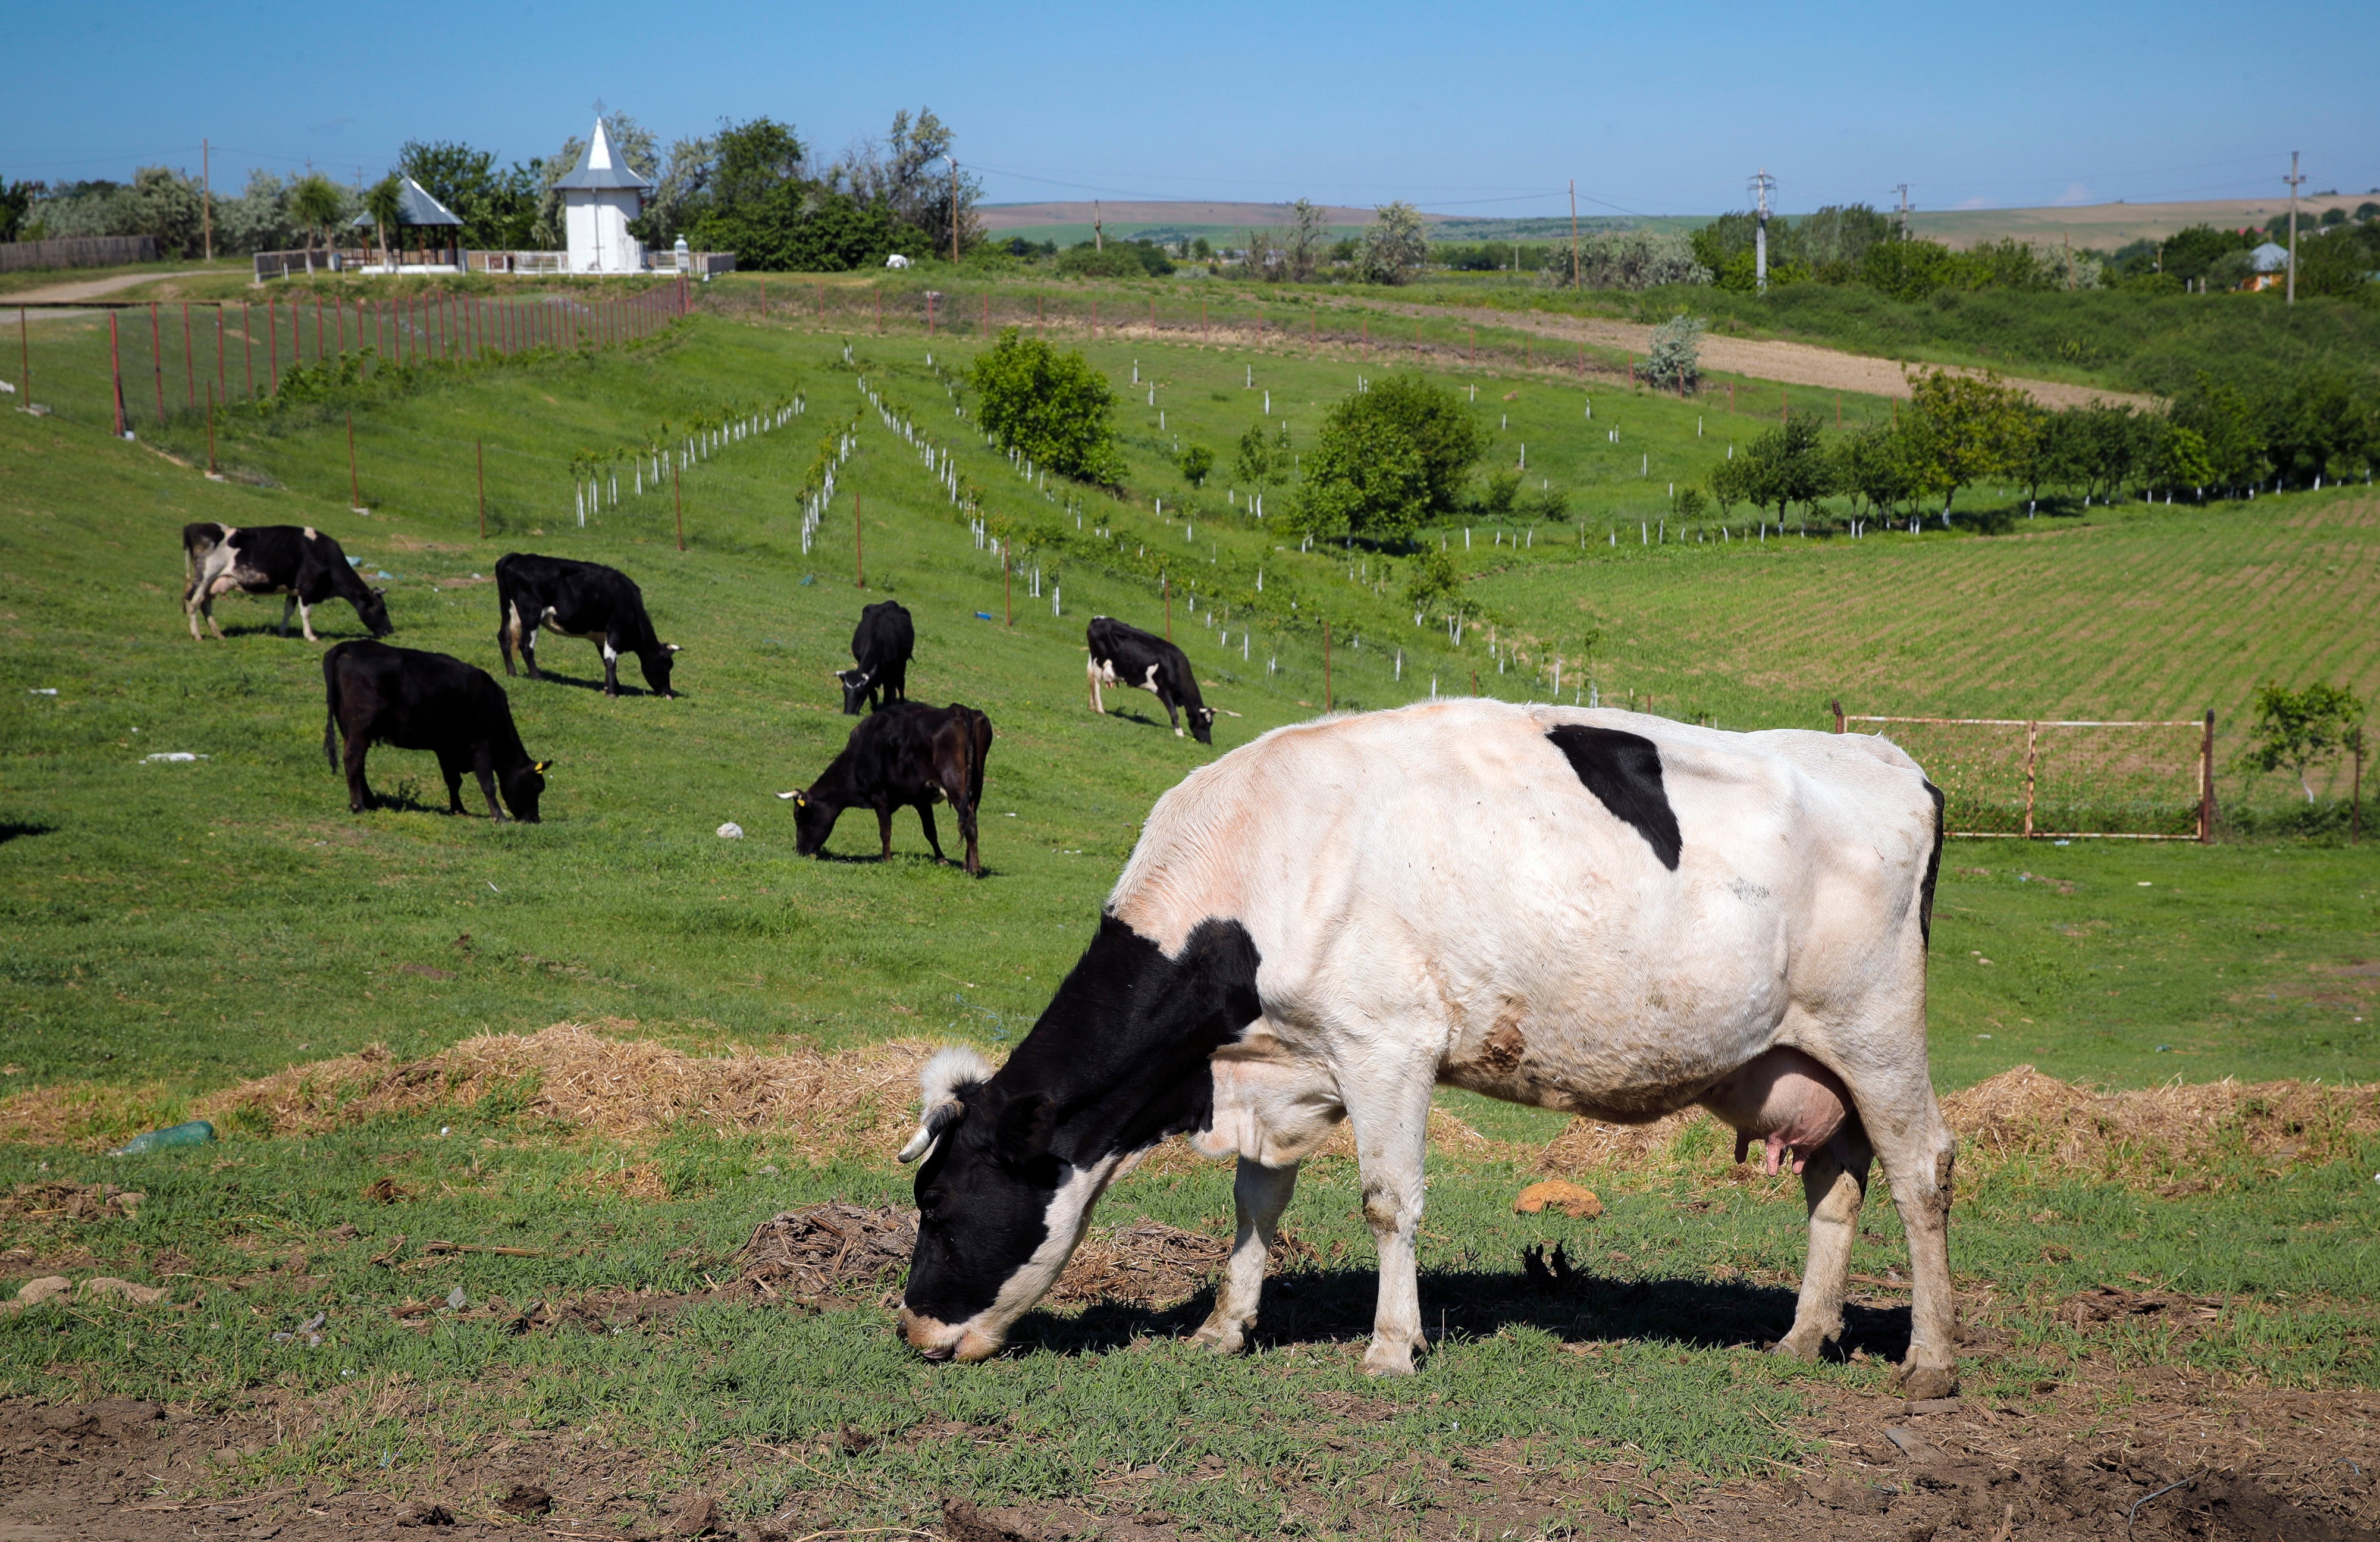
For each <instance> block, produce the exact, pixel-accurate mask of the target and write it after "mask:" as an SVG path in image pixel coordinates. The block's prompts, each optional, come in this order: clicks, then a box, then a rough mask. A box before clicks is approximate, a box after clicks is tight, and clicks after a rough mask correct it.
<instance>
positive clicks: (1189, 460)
mask: <svg viewBox="0 0 2380 1542" xmlns="http://www.w3.org/2000/svg"><path fill="white" fill-rule="evenodd" d="M1181 466H1182V480H1184V481H1185V482H1188V483H1189V484H1190V485H1191V486H1192V487H1204V486H1206V485H1207V479H1208V476H1209V475H1211V474H1212V473H1213V472H1214V469H1215V452H1214V451H1212V450H1210V449H1208V448H1207V446H1205V445H1204V444H1193V445H1191V446H1190V447H1189V448H1188V449H1186V450H1184V451H1183V452H1182V460H1181Z"/></svg>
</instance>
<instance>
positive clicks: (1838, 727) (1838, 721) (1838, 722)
mask: <svg viewBox="0 0 2380 1542" xmlns="http://www.w3.org/2000/svg"><path fill="white" fill-rule="evenodd" d="M1827 705H1828V706H1829V707H1831V708H1833V709H1834V710H1835V732H1836V733H1838V734H1840V733H1841V732H1842V731H1843V704H1842V702H1841V701H1840V700H1835V701H1829V702H1828V703H1827Z"/></svg>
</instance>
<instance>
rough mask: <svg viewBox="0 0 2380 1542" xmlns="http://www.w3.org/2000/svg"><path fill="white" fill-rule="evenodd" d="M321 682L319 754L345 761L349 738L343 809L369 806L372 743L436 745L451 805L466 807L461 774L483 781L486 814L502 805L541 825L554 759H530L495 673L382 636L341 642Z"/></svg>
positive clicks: (454, 809) (452, 809)
mask: <svg viewBox="0 0 2380 1542" xmlns="http://www.w3.org/2000/svg"><path fill="white" fill-rule="evenodd" d="M322 690H323V694H324V696H325V697H326V698H328V699H327V705H328V710H329V711H328V716H327V717H326V719H325V720H324V722H323V723H322V754H323V757H324V758H325V759H328V760H329V761H330V762H331V769H332V770H333V771H337V770H339V769H340V754H339V741H340V739H341V738H345V739H346V773H347V807H348V808H349V809H350V810H351V811H352V812H355V813H358V814H360V813H362V812H363V811H364V810H365V809H367V808H369V807H371V789H370V787H367V786H366V785H365V784H364V756H365V754H366V753H367V752H368V751H369V750H370V748H371V747H372V746H373V745H376V744H383V745H389V746H392V747H395V748H397V749H427V750H431V751H433V752H435V753H436V755H437V757H438V770H439V771H440V772H441V773H442V774H443V775H444V776H445V778H446V806H447V812H449V813H454V814H460V813H462V812H463V773H464V772H465V771H468V772H470V773H471V774H472V775H473V776H476V777H478V778H479V779H480V794H481V795H483V796H485V797H486V798H487V800H488V815H489V817H490V818H492V819H494V820H498V821H501V820H503V819H504V807H498V805H497V803H496V792H497V789H498V787H499V786H500V785H501V787H502V788H503V791H504V805H505V806H507V807H510V808H511V809H512V811H513V817H514V818H515V819H516V820H520V821H521V822H522V823H524V824H535V823H537V801H538V799H539V797H540V796H541V795H543V794H544V792H545V772H546V770H547V768H548V767H550V766H552V765H553V761H551V760H531V759H529V758H528V750H526V749H524V748H522V747H521V739H520V733H519V731H518V730H516V728H514V726H513V709H512V703H511V702H510V701H509V700H507V699H506V698H505V697H504V687H503V686H499V685H497V684H496V681H495V676H493V675H492V674H489V673H488V672H487V671H486V670H484V669H481V668H480V667H479V666H477V665H476V664H467V663H465V662H463V661H462V660H460V659H457V658H455V657H453V656H452V655H450V654H445V653H426V652H423V651H421V650H419V649H413V648H391V647H389V646H388V645H387V644H386V643H381V642H361V641H358V642H343V643H341V644H339V645H338V646H337V647H336V648H334V649H332V650H330V651H329V652H328V653H325V654H323V655H322Z"/></svg>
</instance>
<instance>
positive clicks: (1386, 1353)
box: [1364, 1342, 1414, 1376]
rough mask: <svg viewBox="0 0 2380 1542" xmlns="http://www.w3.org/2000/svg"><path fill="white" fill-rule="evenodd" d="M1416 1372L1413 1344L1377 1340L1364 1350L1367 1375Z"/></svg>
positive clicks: (1408, 1374) (1402, 1374) (1398, 1374)
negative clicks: (1388, 1342) (1387, 1342)
mask: <svg viewBox="0 0 2380 1542" xmlns="http://www.w3.org/2000/svg"><path fill="white" fill-rule="evenodd" d="M1413 1373H1414V1360H1413V1345H1411V1344H1384V1343H1379V1342H1374V1343H1373V1345H1372V1347H1371V1348H1369V1349H1367V1350H1366V1351H1365V1352H1364V1374H1365V1375H1366V1376H1411V1375H1413Z"/></svg>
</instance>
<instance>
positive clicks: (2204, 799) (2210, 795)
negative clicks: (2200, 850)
mask: <svg viewBox="0 0 2380 1542" xmlns="http://www.w3.org/2000/svg"><path fill="white" fill-rule="evenodd" d="M2198 844H2200V845H2202V846H2211V845H2213V844H2215V709H2214V708H2212V707H2209V708H2208V709H2207V710H2206V735H2205V737H2204V738H2202V739H2201V740H2200V741H2199V744H2198Z"/></svg>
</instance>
